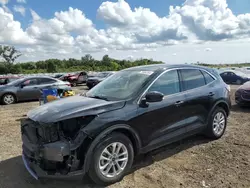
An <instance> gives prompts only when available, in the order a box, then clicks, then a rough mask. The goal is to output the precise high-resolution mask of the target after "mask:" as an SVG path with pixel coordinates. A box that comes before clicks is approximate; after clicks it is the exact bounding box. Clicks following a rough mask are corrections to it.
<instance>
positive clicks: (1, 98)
mask: <svg viewBox="0 0 250 188" xmlns="http://www.w3.org/2000/svg"><path fill="white" fill-rule="evenodd" d="M7 94H11V95H13V96H14V97H15V100H16V102H17V101H18V98H17V95H16V94H15V93H13V92H11V91H8V92H5V93H3V94H2V95H1V97H0V102H3V97H4V96H5V95H7Z"/></svg>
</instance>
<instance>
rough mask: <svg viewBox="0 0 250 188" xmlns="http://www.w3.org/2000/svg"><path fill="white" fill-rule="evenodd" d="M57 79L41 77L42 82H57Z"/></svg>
mask: <svg viewBox="0 0 250 188" xmlns="http://www.w3.org/2000/svg"><path fill="white" fill-rule="evenodd" d="M55 82H56V81H55V80H53V79H49V78H40V84H51V83H55Z"/></svg>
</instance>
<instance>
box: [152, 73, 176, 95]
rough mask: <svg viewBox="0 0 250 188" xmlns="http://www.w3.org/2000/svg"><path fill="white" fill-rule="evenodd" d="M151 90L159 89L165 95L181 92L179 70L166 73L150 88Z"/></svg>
mask: <svg viewBox="0 0 250 188" xmlns="http://www.w3.org/2000/svg"><path fill="white" fill-rule="evenodd" d="M148 91H149V92H150V91H158V92H161V93H163V94H164V95H172V94H175V93H179V92H180V82H179V76H178V72H177V71H176V70H173V71H169V72H166V73H164V74H163V75H162V76H161V77H160V78H158V79H157V80H156V81H155V83H154V84H153V85H152V86H151V87H150V88H149V90H148Z"/></svg>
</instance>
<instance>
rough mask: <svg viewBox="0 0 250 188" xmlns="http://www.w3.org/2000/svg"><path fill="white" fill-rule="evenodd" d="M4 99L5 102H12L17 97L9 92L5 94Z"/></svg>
mask: <svg viewBox="0 0 250 188" xmlns="http://www.w3.org/2000/svg"><path fill="white" fill-rule="evenodd" d="M3 101H4V103H5V104H12V103H14V102H15V98H14V96H13V95H11V94H7V95H5V96H4V98H3Z"/></svg>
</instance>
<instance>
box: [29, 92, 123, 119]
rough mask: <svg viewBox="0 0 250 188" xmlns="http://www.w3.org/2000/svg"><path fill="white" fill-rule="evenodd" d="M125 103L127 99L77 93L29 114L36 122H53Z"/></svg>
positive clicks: (114, 107) (117, 106) (118, 106)
mask: <svg viewBox="0 0 250 188" xmlns="http://www.w3.org/2000/svg"><path fill="white" fill-rule="evenodd" d="M124 104H125V101H105V100H101V99H94V98H87V97H83V96H79V95H77V96H73V97H67V98H64V99H59V100H56V101H53V102H49V103H47V104H44V105H42V106H39V107H37V108H35V109H34V110H31V111H29V112H28V114H27V115H28V118H30V119H32V120H33V121H36V122H40V123H53V122H58V121H62V120H66V119H71V118H75V117H81V116H87V115H97V114H100V113H104V112H108V111H112V110H116V109H120V108H122V107H123V106H124Z"/></svg>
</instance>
